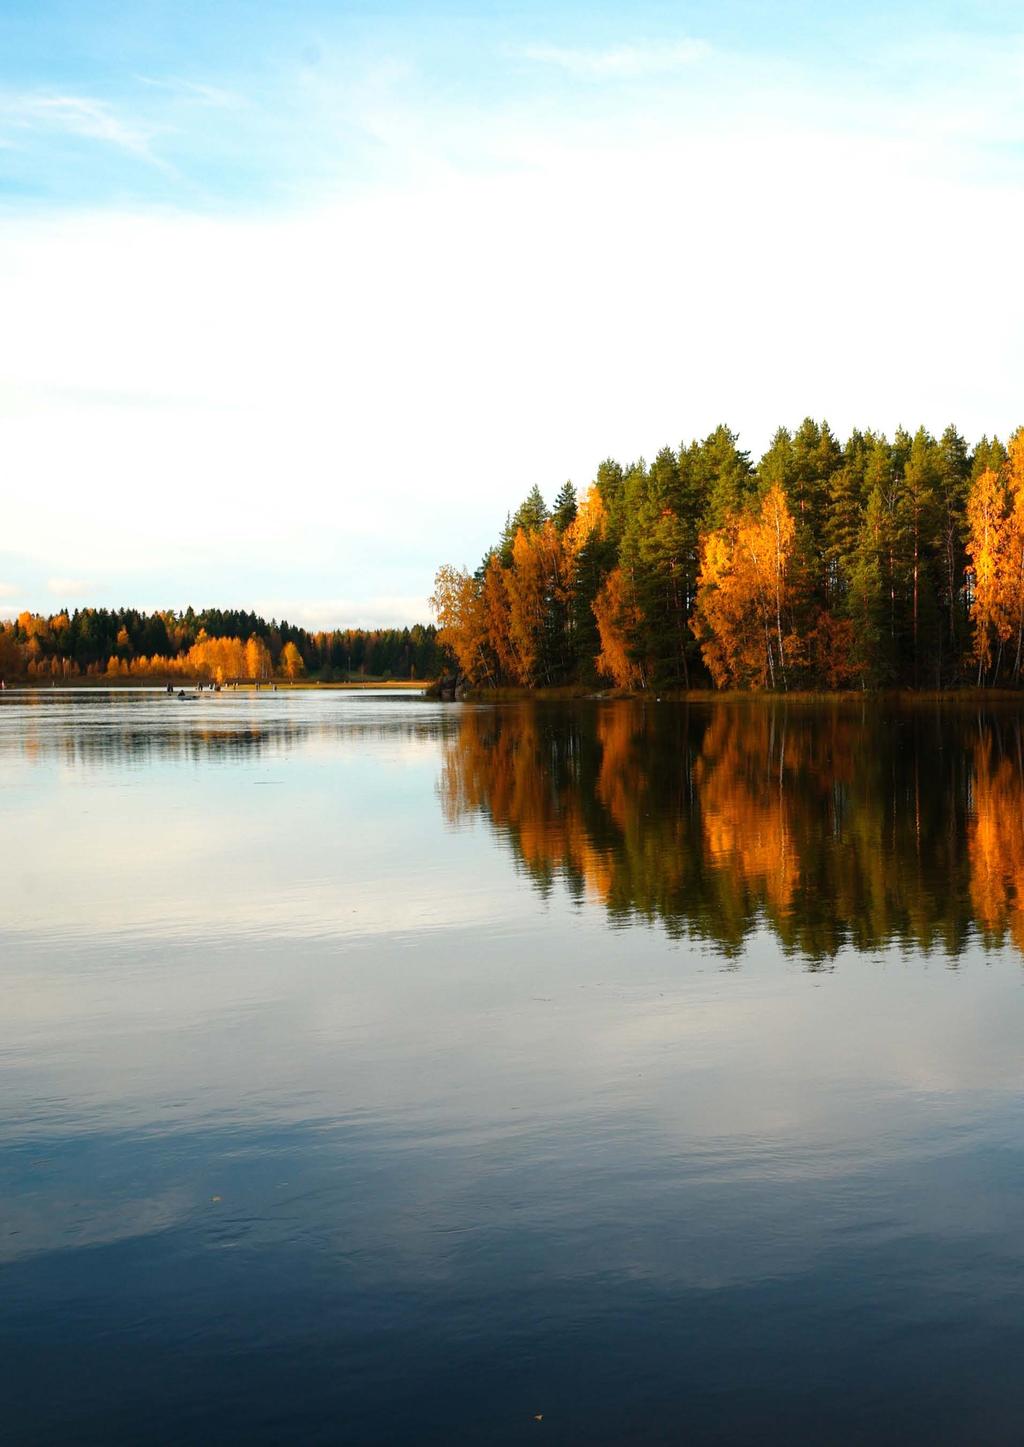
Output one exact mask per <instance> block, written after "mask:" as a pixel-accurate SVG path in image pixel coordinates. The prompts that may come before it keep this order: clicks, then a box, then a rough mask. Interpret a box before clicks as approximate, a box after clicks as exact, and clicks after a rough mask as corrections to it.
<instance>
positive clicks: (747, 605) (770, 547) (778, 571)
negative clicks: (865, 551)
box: [692, 483, 802, 689]
mask: <svg viewBox="0 0 1024 1447" xmlns="http://www.w3.org/2000/svg"><path fill="white" fill-rule="evenodd" d="M795 538H796V524H795V522H794V521H793V516H792V514H791V512H790V510H789V504H788V502H787V500H786V494H785V493H784V492H783V490H782V488H781V487H780V486H779V485H778V484H777V483H775V484H773V485H772V486H771V487H770V488H769V489H768V491H767V492H766V493H765V494H764V497H763V499H762V500H761V504H760V507H757V505H756V504H752V505H748V506H747V507H745V508H742V509H740V510H739V511H736V512H732V513H729V514H727V516H726V519H725V522H724V524H723V525H722V527H720V528H715V529H714V530H713V531H711V532H709V533H707V534H706V535H705V536H704V537H703V538H702V540H701V553H700V558H701V565H700V573H699V575H698V578H697V597H696V603H695V606H694V618H693V624H692V627H693V631H694V633H695V634H696V636H697V638H698V639H699V640H700V644H701V654H702V656H703V659H704V662H705V664H706V665H707V668H708V671H709V672H710V674H711V677H712V679H713V680H714V682H715V685H716V687H718V688H728V687H732V688H782V689H785V688H787V687H788V686H789V671H790V669H791V667H792V666H793V664H794V663H796V662H797V661H798V660H799V658H800V657H801V655H802V646H801V643H800V640H799V639H798V637H797V636H796V634H795V632H794V628H793V621H792V614H793V611H794V606H795V604H796V602H797V601H798V587H797V584H796V579H795V578H794V576H793V574H794V572H795V569H794V567H793V562H794V544H795Z"/></svg>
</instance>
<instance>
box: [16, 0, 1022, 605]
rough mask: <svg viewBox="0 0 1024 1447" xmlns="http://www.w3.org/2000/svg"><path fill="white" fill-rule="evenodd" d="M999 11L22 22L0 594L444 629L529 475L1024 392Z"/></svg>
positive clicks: (58, 15)
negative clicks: (445, 588)
mask: <svg viewBox="0 0 1024 1447" xmlns="http://www.w3.org/2000/svg"><path fill="white" fill-rule="evenodd" d="M1022 159H1024V14H1022V12H1021V10H1020V7H1019V5H1016V4H1014V5H1010V4H971V5H964V4H943V3H935V0H933V3H929V4H899V3H896V4H889V5H885V6H883V5H847V4H844V5H838V4H836V5H833V4H826V3H821V0H819V3H815V4H796V3H789V4H780V3H772V0H760V3H753V0H746V3H740V0H725V3H717V4H713V5H712V4H675V5H668V4H661V5H653V4H643V3H641V4H636V5H632V6H630V7H624V6H622V5H621V4H619V5H614V6H613V5H607V4H605V5H601V4H597V5H595V4H587V5H583V4H567V3H558V0H555V3H549V4H544V5H541V4H534V3H520V4H516V5H504V4H492V5H487V6H482V5H472V4H468V3H455V4H449V5H444V6H440V5H435V4H431V3H426V4H418V5H413V4H373V5H371V4H359V5H353V4H349V5H340V4H336V5H327V4H302V3H288V4H285V3H280V4H261V3H257V0H249V3H246V4H240V3H239V4H232V3H228V4H213V5H210V4H207V5H198V4H189V3H175V4H146V3H140V0H136V3H133V4H102V5H101V4H89V3H83V0H77V3H67V4H62V5H53V4H45V3H31V4H29V3H12V0H7V3H6V4H5V5H4V6H3V7H2V9H0V315H2V316H3V317H4V318H5V325H4V328H3V332H2V333H0V437H2V438H3V439H4V442H5V445H4V447H3V468H4V476H5V479H6V482H7V488H6V491H8V492H9V493H10V501H9V503H5V514H6V526H5V528H4V530H3V532H2V534H0V609H2V610H3V611H8V612H9V611H12V610H16V609H17V608H20V607H22V606H31V607H40V608H46V609H52V608H54V607H56V606H58V605H63V604H64V603H70V604H72V605H74V604H76V603H82V602H86V601H96V602H106V603H117V602H126V603H128V602H131V603H135V604H138V605H143V606H168V605H185V604H187V603H189V602H192V603H194V604H196V605H200V604H203V603H224V604H226V603H239V604H242V603H244V604H248V605H253V606H259V607H261V608H265V609H266V610H267V611H268V612H274V613H277V614H279V615H280V614H281V613H286V614H287V615H288V616H290V617H295V618H296V619H300V620H305V621H309V622H312V623H324V624H326V623H351V622H363V623H369V622H374V621H379V622H390V621H411V620H412V619H414V618H416V617H423V616H425V614H426V607H425V598H426V595H427V593H428V592H429V591H430V582H431V578H432V575H433V571H434V568H435V567H436V565H437V564H438V563H439V562H441V561H444V560H449V561H453V562H456V563H463V562H465V563H468V564H469V565H471V566H472V565H475V563H476V562H477V561H478V559H479V557H480V555H481V553H482V552H483V550H484V548H485V547H486V546H487V545H488V544H489V543H490V541H492V539H493V537H494V534H495V532H496V529H497V528H498V527H499V526H500V523H501V520H502V518H503V517H504V514H505V512H506V510H507V509H508V508H509V507H513V506H515V504H516V503H517V502H518V500H519V499H520V498H521V496H522V495H523V494H525V492H526V491H527V490H528V489H529V487H530V486H532V484H533V483H534V482H537V483H539V484H540V486H541V487H542V489H543V490H544V491H545V492H547V493H548V494H549V495H551V494H553V493H554V491H555V490H556V489H557V488H558V486H559V485H560V484H561V482H562V481H564V479H565V477H567V476H569V477H572V478H573V480H574V481H576V482H577V484H579V485H581V486H585V485H586V483H587V482H588V480H589V478H590V477H591V476H592V474H593V471H594V469H595V467H596V465H597V463H598V461H600V459H601V458H602V457H603V456H605V455H607V454H609V453H611V454H613V455H616V456H619V457H620V458H621V459H622V460H628V459H629V458H631V457H634V456H637V455H640V454H643V455H647V456H651V455H652V454H653V453H654V452H655V451H656V450H657V448H658V447H659V446H661V445H663V444H664V443H665V442H670V443H674V444H675V443H678V442H679V441H680V440H681V439H683V438H689V437H690V436H692V435H700V434H702V433H704V432H706V431H708V430H710V428H711V427H713V426H714V425H715V424H716V423H717V422H718V421H719V420H723V419H725V420H728V421H729V422H730V423H731V425H733V426H734V427H736V428H737V429H739V430H740V432H741V434H742V435H743V437H744V439H745V441H746V442H747V444H748V445H749V446H751V447H752V448H753V449H754V450H755V451H756V450H757V449H759V448H760V447H762V446H763V445H764V444H765V442H766V441H767V438H768V436H769V434H770V432H771V430H772V428H773V427H774V426H775V425H776V424H777V423H778V422H781V421H788V422H790V423H796V422H798V421H799V420H800V418H801V417H802V416H803V415H805V413H807V412H812V413H814V414H816V415H819V416H822V415H824V416H827V417H828V418H829V419H830V420H831V421H832V423H833V425H834V426H837V427H838V428H839V429H840V430H845V429H846V428H848V427H849V426H851V425H854V424H856V423H860V424H867V423H873V424H875V425H878V426H882V427H886V428H892V427H894V426H895V425H896V424H897V423H899V422H903V423H905V424H906V425H908V426H916V425H917V424H918V423H920V422H924V423H925V424H926V425H928V426H931V427H932V428H934V429H939V428H941V427H942V426H944V425H945V423H946V422H947V421H949V420H951V419H953V420H956V421H957V422H958V423H959V425H960V426H961V428H962V429H963V430H965V431H966V432H967V433H968V434H969V435H977V434H979V433H980V432H981V431H993V430H995V431H1000V432H1006V431H1008V430H1009V429H1010V428H1012V427H1013V426H1015V425H1017V424H1018V423H1019V422H1020V421H1021V420H1024V416H1022V413H1024V409H1021V408H1020V402H1019V381H1020V377H1021V362H1022V343H1021V340H1020V338H1021V336H1022V335H1024V332H1022V328H1021V322H1022V320H1024V317H1022V315H1021V312H1022V309H1024V305H1022V302H1021V300H1020V299H1019V293H1020V290H1021V289H1020V287H1019V285H1018V282H1017V274H1018V272H1019V262H1018V260H1017V255H1016V253H1017V250H1018V249H1019V241H1018V238H1019V236H1020V235H1021V234H1022V221H1024V214H1022V210H1024V208H1022V195H1024V193H1022V191H1021V181H1022V179H1024V178H1022Z"/></svg>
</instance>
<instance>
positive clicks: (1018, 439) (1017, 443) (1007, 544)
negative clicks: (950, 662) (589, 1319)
mask: <svg viewBox="0 0 1024 1447" xmlns="http://www.w3.org/2000/svg"><path fill="white" fill-rule="evenodd" d="M1006 494H1007V505H1008V511H1007V516H1006V521H1005V524H1004V546H1003V549H1002V552H1003V569H1002V571H1003V573H1004V577H1005V582H1004V587H1003V594H1004V600H1005V609H1006V623H1007V626H1008V628H1009V630H1010V637H1011V638H1012V639H1013V640H1014V659H1013V681H1014V683H1018V682H1019V681H1020V671H1021V664H1022V663H1024V427H1020V428H1018V429H1017V431H1016V432H1015V433H1014V434H1013V436H1012V437H1011V438H1010V442H1009V445H1008V447H1007V462H1006Z"/></svg>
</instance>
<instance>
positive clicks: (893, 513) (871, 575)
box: [431, 418, 1024, 691]
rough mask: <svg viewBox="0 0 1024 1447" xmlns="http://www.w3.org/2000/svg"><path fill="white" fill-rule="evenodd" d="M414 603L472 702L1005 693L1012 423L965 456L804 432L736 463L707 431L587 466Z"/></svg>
mask: <svg viewBox="0 0 1024 1447" xmlns="http://www.w3.org/2000/svg"><path fill="white" fill-rule="evenodd" d="M431 603H432V606H433V609H434V612H435V615H436V617H437V619H438V623H439V625H440V632H439V635H438V636H439V639H440V642H441V643H442V644H443V645H444V646H445V647H446V648H447V649H448V650H449V651H450V652H451V654H452V655H453V657H454V659H455V660H456V663H457V666H458V669H459V671H460V672H461V674H462V675H463V676H464V677H465V679H466V680H468V681H469V682H470V683H471V684H474V685H476V686H478V687H499V686H503V685H504V686H507V685H512V686H518V687H525V688H536V687H546V686H555V685H560V684H565V683H580V682H583V683H595V684H596V683H601V682H604V683H606V684H612V685H614V686H616V687H618V688H622V689H638V690H644V689H650V688H673V687H675V688H693V687H707V686H709V685H711V686H714V687H717V688H731V689H755V690H756V689H773V690H780V691H784V690H790V689H851V688H856V689H861V688H872V689H877V688H892V687H905V688H927V689H938V688H949V687H955V686H957V685H963V684H975V685H990V686H995V685H1007V686H1017V685H1019V684H1020V682H1021V673H1022V666H1024V428H1021V429H1018V430H1017V431H1016V432H1014V433H1013V434H1012V436H1011V437H1010V438H1009V441H1008V442H1007V443H1005V444H1004V443H1003V442H1002V441H1001V440H1000V439H999V438H998V437H992V438H989V437H987V436H986V437H982V438H981V440H980V441H978V442H977V443H976V444H974V446H973V447H971V446H969V445H968V443H967V442H966V440H965V439H964V437H963V436H962V435H961V434H960V433H959V432H958V431H957V429H956V428H955V427H953V426H950V427H947V428H946V430H945V431H944V432H943V433H942V435H941V436H940V437H935V436H933V435H932V434H931V433H930V432H928V431H927V430H926V429H925V428H923V427H922V428H919V429H918V431H917V432H915V433H914V434H913V435H911V434H910V433H909V432H906V431H904V430H903V429H902V428H901V429H899V430H897V432H896V433H895V434H894V436H893V437H892V439H891V440H889V439H888V438H887V437H886V436H885V435H883V434H882V433H880V432H873V431H860V430H857V429H855V430H854V431H853V432H851V434H850V436H849V437H848V438H847V439H846V440H845V441H841V440H840V439H839V438H838V437H837V436H836V435H835V434H834V433H833V432H832V430H831V428H830V427H829V425H828V423H827V422H821V423H819V422H816V421H814V420H813V419H812V418H807V419H805V420H804V421H803V422H802V423H801V424H800V426H799V427H798V428H796V430H795V431H790V430H789V429H787V428H785V427H781V428H779V430H778V431H777V432H776V433H775V435H774V437H773V439H772V442H771V445H770V446H769V448H768V450H767V451H766V452H765V454H764V456H763V457H761V458H760V460H759V461H758V462H757V463H756V464H754V463H753V462H752V461H751V458H750V454H749V453H748V452H745V451H743V450H742V449H741V448H740V446H739V440H738V437H737V435H736V434H735V433H734V432H732V431H731V430H730V429H729V428H728V427H726V426H720V427H718V428H716V429H715V431H714V432H712V433H711V434H710V435H709V436H707V437H706V438H704V440H703V441H694V442H691V443H689V444H683V445H682V446H680V447H679V449H678V450H674V449H673V448H671V447H665V448H663V449H662V450H661V451H660V452H659V453H658V454H657V456H656V457H655V459H654V461H653V462H652V463H650V464H648V463H646V462H645V461H643V460H642V459H641V460H640V461H638V462H634V463H631V464H630V465H629V466H625V467H624V466H622V465H621V464H619V463H618V462H616V461H613V460H611V459H607V460H606V461H604V462H602V463H601V465H600V467H599V468H598V469H597V475H596V478H595V479H594V482H593V483H592V484H591V486H590V487H589V488H588V489H587V490H586V492H585V493H584V495H583V496H582V498H581V497H579V496H578V494H577V492H576V489H575V487H574V486H573V484H572V483H566V484H565V486H564V487H563V488H562V489H561V491H560V492H559V493H558V496H557V497H556V498H555V500H554V504H553V506H552V507H551V508H549V507H548V506H547V504H546V503H545V501H544V498H543V497H542V495H541V493H540V491H539V490H538V489H537V488H536V487H535V488H534V489H533V490H532V491H531V492H530V493H529V495H528V496H527V497H526V499H525V500H524V501H523V502H522V504H521V505H520V506H519V507H518V508H517V510H516V511H515V512H514V513H512V514H510V515H509V516H508V517H507V518H506V521H505V526H504V528H503V530H502V531H501V534H500V536H499V538H498V540H497V542H496V543H495V544H494V546H493V547H491V548H490V549H489V550H488V551H487V553H486V554H485V556H484V558H483V560H482V562H481V563H480V565H479V567H478V568H477V569H476V570H475V571H474V572H469V571H468V570H467V569H466V568H456V567H453V566H451V565H450V564H446V565H444V566H442V567H441V568H440V569H439V571H438V573H437V577H436V579H435V587H434V594H433V597H432V599H431Z"/></svg>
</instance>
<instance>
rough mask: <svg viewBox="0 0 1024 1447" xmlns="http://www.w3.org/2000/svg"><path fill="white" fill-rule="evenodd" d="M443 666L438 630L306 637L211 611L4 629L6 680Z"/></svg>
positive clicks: (74, 618) (421, 673)
mask: <svg viewBox="0 0 1024 1447" xmlns="http://www.w3.org/2000/svg"><path fill="white" fill-rule="evenodd" d="M440 667H441V657H440V650H439V646H438V643H437V630H436V628H434V626H433V625H432V624H428V625H426V626H423V625H421V624H416V625H414V626H413V627H411V628H377V629H365V628H347V629H341V628H338V629H332V630H326V631H321V632H309V631H307V630H306V629H305V628H299V627H296V626H295V625H294V624H290V623H287V622H285V621H283V620H282V621H281V622H280V623H279V622H277V621H276V620H271V622H269V623H268V622H267V621H266V619H264V618H261V617H260V616H259V615H258V614H256V613H250V612H246V611H244V610H238V609H221V608H207V609H203V610H202V611H200V612H198V613H197V612H196V611H195V610H194V609H192V608H187V609H186V610H185V611H184V612H175V611H173V610H166V611H158V612H153V613H141V612H139V611H138V610H137V609H133V608H116V609H107V608H82V609H77V608H76V609H74V610H73V611H72V610H68V609H65V610H63V611H62V612H60V613H54V614H50V615H49V616H46V615H43V614H40V613H21V614H19V616H18V617H17V619H14V620H11V621H9V622H0V678H3V679H5V680H18V681H22V680H24V681H28V682H32V681H45V682H53V681H57V680H72V679H76V678H106V679H133V678H134V679H137V680H138V681H139V682H146V681H149V680H152V681H163V680H170V679H178V678H180V679H183V680H184V679H192V680H211V681H214V682H224V681H225V680H226V679H229V678H251V679H257V680H261V679H269V678H275V677H277V678H286V679H291V680H296V679H299V678H303V677H309V678H316V679H319V680H321V681H323V682H325V683H328V682H344V681H346V680H349V679H360V678H368V677H369V678H395V679H431V678H434V677H436V676H437V672H438V670H439V668H440Z"/></svg>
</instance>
